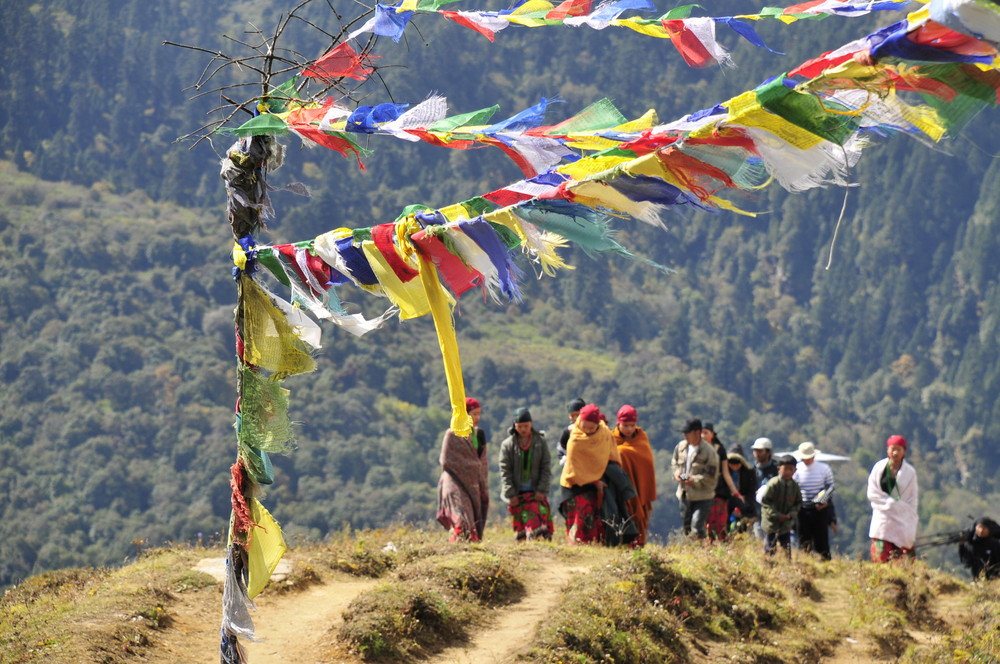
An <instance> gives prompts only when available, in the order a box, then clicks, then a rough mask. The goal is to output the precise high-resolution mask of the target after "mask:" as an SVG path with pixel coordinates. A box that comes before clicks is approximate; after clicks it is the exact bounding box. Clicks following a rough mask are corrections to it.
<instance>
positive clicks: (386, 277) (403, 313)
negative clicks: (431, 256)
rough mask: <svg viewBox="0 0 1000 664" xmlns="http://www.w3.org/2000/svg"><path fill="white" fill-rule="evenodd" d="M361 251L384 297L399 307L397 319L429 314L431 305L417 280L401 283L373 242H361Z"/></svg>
mask: <svg viewBox="0 0 1000 664" xmlns="http://www.w3.org/2000/svg"><path fill="white" fill-rule="evenodd" d="M361 251H363V252H364V254H365V258H367V259H368V264H369V265H370V266H371V268H372V272H374V273H375V278H376V279H378V282H379V284H380V285H381V286H382V291H383V292H384V293H385V295H386V297H388V298H389V300H390V301H391V302H392V303H393V304H395V305H396V306H397V307H399V317H400V318H401V319H402V320H407V319H409V318H418V317H420V316H423V315H425V314H427V313H430V310H431V305H430V303H429V302H427V297H426V295H424V289H423V288H422V287H421V286H420V281H419V280H418V279H410V280H409V281H407V282H405V283H404V282H402V281H401V280H400V279H399V277H397V276H396V273H395V272H394V271H393V269H392V268H391V267H389V262H388V261H387V260H386V259H385V256H383V255H382V252H380V251H379V250H378V247H376V246H375V243H374V242H371V241H365V242H362V243H361Z"/></svg>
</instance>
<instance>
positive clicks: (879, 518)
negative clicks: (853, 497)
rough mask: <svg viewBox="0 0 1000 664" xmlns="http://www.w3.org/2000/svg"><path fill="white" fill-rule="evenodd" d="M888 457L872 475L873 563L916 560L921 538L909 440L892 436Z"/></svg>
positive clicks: (888, 447)
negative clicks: (905, 559) (906, 558)
mask: <svg viewBox="0 0 1000 664" xmlns="http://www.w3.org/2000/svg"><path fill="white" fill-rule="evenodd" d="M885 447H886V458H884V459H882V460H880V461H877V462H876V463H875V466H874V467H873V468H872V472H871V474H870V475H869V476H868V502H870V503H871V505H872V523H871V526H870V527H869V528H868V536H869V537H870V538H871V540H872V547H871V556H872V562H877V563H884V562H886V561H889V560H893V559H895V558H903V557H909V558H912V557H913V556H914V555H915V553H914V550H913V544H914V542H915V541H916V539H917V520H918V515H917V499H918V490H917V471H916V470H915V469H914V468H913V466H912V465H911V464H910V463H909V462H908V461H906V459H905V458H904V457H906V447H907V445H906V439H905V438H903V437H902V436H889V439H888V440H887V441H886V442H885Z"/></svg>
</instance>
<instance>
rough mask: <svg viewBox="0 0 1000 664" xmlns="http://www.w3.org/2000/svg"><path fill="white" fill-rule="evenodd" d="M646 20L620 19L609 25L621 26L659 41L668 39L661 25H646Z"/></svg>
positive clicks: (668, 34)
mask: <svg viewBox="0 0 1000 664" xmlns="http://www.w3.org/2000/svg"><path fill="white" fill-rule="evenodd" d="M647 20H648V19H639V18H620V19H616V20H614V21H611V25H616V26H621V27H625V28H629V29H630V30H635V31H636V32H638V33H639V34H641V35H646V36H648V37H659V38H660V39H670V33H669V32H667V30H666V28H664V27H663V24H662V23H646V22H645V21H647Z"/></svg>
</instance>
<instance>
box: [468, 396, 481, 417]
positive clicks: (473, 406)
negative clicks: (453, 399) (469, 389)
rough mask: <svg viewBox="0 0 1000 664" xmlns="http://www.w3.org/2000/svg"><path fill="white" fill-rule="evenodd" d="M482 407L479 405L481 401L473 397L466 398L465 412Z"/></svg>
mask: <svg viewBox="0 0 1000 664" xmlns="http://www.w3.org/2000/svg"><path fill="white" fill-rule="evenodd" d="M480 407H481V406H480V405H479V402H478V401H476V400H475V399H473V398H472V397H466V398H465V412H467V413H471V412H472V411H474V410H475V409H477V408H480Z"/></svg>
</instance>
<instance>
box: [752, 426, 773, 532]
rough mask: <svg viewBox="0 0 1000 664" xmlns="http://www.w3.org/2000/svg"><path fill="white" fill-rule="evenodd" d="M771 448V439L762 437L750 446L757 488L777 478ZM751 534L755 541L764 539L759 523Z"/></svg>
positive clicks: (758, 507) (758, 505) (758, 509)
mask: <svg viewBox="0 0 1000 664" xmlns="http://www.w3.org/2000/svg"><path fill="white" fill-rule="evenodd" d="M773 447H774V446H773V445H772V444H771V439H770V438H766V437H764V436H761V437H760V438H758V439H757V440H755V441H753V445H751V446H750V451H751V453H752V454H753V465H754V471H755V472H756V473H757V486H758V487H762V486H764V485H765V484H767V483H768V482H770V481H771V478H772V477H777V476H778V464H777V463H775V460H774V452H773ZM757 512H758V513H760V503H757ZM753 534H754V537H756V538H757V539H760V540H762V539H764V530H763V528H761V525H760V522H759V521H758V522H755V523H754V524H753Z"/></svg>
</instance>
